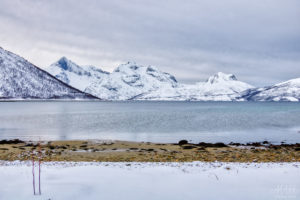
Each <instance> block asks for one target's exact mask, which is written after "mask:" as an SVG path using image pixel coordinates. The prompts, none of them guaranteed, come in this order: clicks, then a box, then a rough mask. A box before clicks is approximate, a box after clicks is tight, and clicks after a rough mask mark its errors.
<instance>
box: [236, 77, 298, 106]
mask: <svg viewBox="0 0 300 200" xmlns="http://www.w3.org/2000/svg"><path fill="white" fill-rule="evenodd" d="M241 98H243V99H245V100H248V101H300V78H297V79H291V80H289V81H285V82H282V83H278V84H275V85H273V86H268V87H263V88H255V89H250V90H247V91H245V92H243V93H242V95H241Z"/></svg>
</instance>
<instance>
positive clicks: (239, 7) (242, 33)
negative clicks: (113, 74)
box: [0, 0, 300, 86]
mask: <svg viewBox="0 0 300 200" xmlns="http://www.w3.org/2000/svg"><path fill="white" fill-rule="evenodd" d="M0 8H1V12H0V27H1V31H0V39H1V40H0V41H1V43H0V46H2V47H3V48H5V49H8V50H10V51H13V52H15V53H18V54H20V55H21V56H24V57H25V58H26V59H28V60H30V61H31V62H33V63H34V64H36V65H38V66H40V67H46V66H48V65H50V64H51V63H53V62H55V61H56V60H58V59H59V58H60V57H62V56H66V57H68V58H70V59H71V60H74V61H75V62H77V63H78V64H81V65H88V64H92V65H95V66H98V67H100V68H102V69H104V70H107V71H112V70H113V69H114V68H115V67H117V66H118V65H119V64H121V63H124V62H126V61H129V60H130V61H135V62H137V63H139V64H142V65H155V66H157V67H159V68H160V69H161V70H163V71H167V72H169V73H171V74H173V75H175V76H176V78H177V79H179V81H182V82H187V83H188V82H196V81H203V80H205V79H206V78H207V77H208V76H210V75H212V74H214V73H216V72H218V71H223V72H225V73H234V74H236V75H237V77H238V79H240V80H242V81H246V82H249V83H250V84H253V85H257V86H261V85H267V84H273V83H276V82H280V81H284V80H287V79H290V78H295V77H300V45H299V44H300V21H299V19H300V1H298V0H252V1H246V0H226V1H219V0H188V1H185V2H184V1H180V0H162V1H150V0H142V1H141V0H126V1H122V0H109V1H108V0H107V1H106V0H100V1H99V0H77V1H72V0H51V1H47V0H14V1H11V0H1V1H0Z"/></svg>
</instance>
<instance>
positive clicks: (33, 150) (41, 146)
mask: <svg viewBox="0 0 300 200" xmlns="http://www.w3.org/2000/svg"><path fill="white" fill-rule="evenodd" d="M0 160H4V161H16V160H20V161H26V160H41V161H65V162H193V161H200V162H216V161H217V162H241V163H247V162H300V144H299V143H296V144H280V145H274V144H270V143H269V142H268V141H264V142H254V143H247V144H240V143H229V144H224V143H204V142H201V143H198V144H193V143H188V141H186V140H181V141H179V142H178V143H151V142H130V141H118V140H63V141H60V140H56V141H41V142H32V141H22V140H18V139H15V140H0Z"/></svg>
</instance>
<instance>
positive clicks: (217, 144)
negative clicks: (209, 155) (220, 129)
mask: <svg viewBox="0 0 300 200" xmlns="http://www.w3.org/2000/svg"><path fill="white" fill-rule="evenodd" d="M214 145H215V147H228V146H227V145H226V144H224V143H223V142H217V143H216V144H214Z"/></svg>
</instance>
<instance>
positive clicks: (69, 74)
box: [45, 57, 109, 91]
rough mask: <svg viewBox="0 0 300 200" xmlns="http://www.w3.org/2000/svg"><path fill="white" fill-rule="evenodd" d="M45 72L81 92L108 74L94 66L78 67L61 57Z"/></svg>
mask: <svg viewBox="0 0 300 200" xmlns="http://www.w3.org/2000/svg"><path fill="white" fill-rule="evenodd" d="M45 70H46V71H47V72H49V73H50V74H52V75H54V76H55V77H56V78H58V79H59V80H61V81H63V82H64V83H66V84H68V85H71V86H73V87H75V88H77V89H79V90H81V91H84V90H85V89H86V88H87V87H89V86H90V85H91V83H94V82H96V81H101V80H102V79H103V78H105V77H106V76H108V74H109V73H108V72H105V71H102V70H101V69H99V68H96V67H94V66H79V65H77V64H75V63H74V62H72V61H71V60H69V59H67V58H66V57H62V58H61V59H59V60H58V61H57V62H55V63H53V64H52V65H50V66H49V67H47V68H46V69H45Z"/></svg>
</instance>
